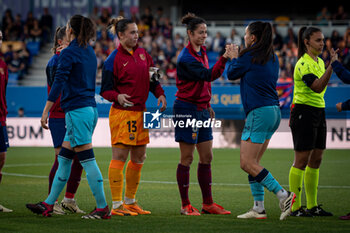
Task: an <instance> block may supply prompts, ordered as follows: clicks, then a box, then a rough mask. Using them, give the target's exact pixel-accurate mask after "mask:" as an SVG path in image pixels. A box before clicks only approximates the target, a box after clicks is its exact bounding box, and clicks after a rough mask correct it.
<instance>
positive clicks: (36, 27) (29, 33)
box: [0, 6, 350, 84]
mask: <svg viewBox="0 0 350 233" xmlns="http://www.w3.org/2000/svg"><path fill="white" fill-rule="evenodd" d="M118 14H119V15H124V12H123V11H120V12H119V13H118ZM89 17H90V18H91V19H93V20H94V21H95V23H96V25H97V40H96V41H95V42H94V49H95V53H96V57H97V60H98V74H97V82H98V83H100V82H101V71H102V66H103V62H104V60H105V59H106V58H107V56H108V55H109V54H110V53H111V52H112V51H113V50H114V49H115V48H117V46H118V45H119V41H118V39H117V38H116V37H114V36H113V35H112V34H111V33H110V32H109V31H108V23H109V21H110V19H111V17H112V14H111V9H110V8H101V9H100V8H98V7H95V8H94V10H93V12H92V13H91V14H90V15H89ZM131 18H132V19H133V20H134V21H135V22H136V23H137V25H138V29H139V36H140V39H139V46H141V47H144V48H145V49H146V50H147V51H148V53H149V54H151V56H152V58H153V59H154V63H155V64H156V66H158V67H159V68H160V69H161V70H162V72H163V74H164V76H163V79H162V82H163V84H174V83H175V76H176V60H177V56H178V54H179V53H180V51H181V50H182V48H183V47H184V46H186V45H187V39H186V38H184V37H183V36H182V35H180V34H179V33H176V34H175V35H174V33H173V25H172V23H171V21H170V19H169V17H167V16H165V14H164V10H163V8H162V7H158V8H157V9H156V12H155V13H153V12H152V9H151V7H147V8H145V10H144V11H143V12H141V13H140V14H132V17H131ZM332 19H335V20H346V19H348V15H347V14H346V12H345V10H344V7H343V6H339V7H338V10H337V12H335V13H334V14H331V13H330V12H329V11H328V8H327V7H324V8H322V10H320V12H319V13H318V14H317V15H316V16H315V20H317V21H319V25H326V24H327V23H328V21H329V20H332ZM52 27H53V17H52V16H51V15H50V13H49V10H48V9H47V8H45V9H44V12H43V14H42V16H41V17H40V18H36V17H35V16H33V14H32V13H31V12H29V13H28V15H27V17H26V19H25V20H23V17H22V16H21V15H19V14H17V15H16V16H13V15H12V12H11V10H7V11H6V12H5V13H4V15H3V18H2V31H3V35H4V41H21V42H22V47H21V48H20V49H17V50H13V49H12V48H11V47H9V48H8V52H6V53H5V54H0V55H1V56H2V57H3V58H4V59H5V61H6V62H7V64H8V65H9V70H10V72H18V71H20V72H23V73H25V72H26V70H27V69H28V65H29V62H30V53H29V51H28V50H27V49H26V44H27V43H29V42H32V41H36V42H39V43H40V44H44V43H46V42H49V41H50V40H51V38H52V33H53V28H52ZM274 29H275V30H274V47H275V52H276V54H277V55H278V58H279V62H280V80H279V81H280V82H281V83H291V82H292V77H293V70H294V66H295V64H296V62H297V35H296V33H295V31H293V29H292V28H289V29H288V33H287V35H286V36H285V37H283V36H281V35H280V34H279V32H278V30H276V25H274ZM243 36H244V35H239V34H237V31H236V30H235V29H234V28H233V29H232V32H231V35H230V36H229V37H225V36H223V35H222V34H221V33H220V32H217V33H216V34H215V35H213V34H211V32H210V31H209V32H208V38H207V40H206V46H207V51H208V53H209V54H210V55H211V56H218V55H219V54H220V53H222V51H223V50H224V47H225V45H226V44H227V43H234V44H237V45H238V46H240V47H241V48H243V47H244V40H243ZM330 48H339V59H340V61H341V62H342V63H343V64H344V65H345V66H346V67H348V68H349V69H350V28H348V30H346V33H345V34H343V35H341V34H340V33H339V32H338V31H337V30H334V31H333V32H332V35H331V36H330V37H327V38H325V50H324V52H323V54H322V58H323V59H324V60H325V63H326V65H328V62H329V59H330V55H329V52H328V49H330ZM227 82H228V81H227V79H226V78H225V73H224V74H223V77H221V78H220V79H218V80H217V81H216V83H217V84H225V83H227Z"/></svg>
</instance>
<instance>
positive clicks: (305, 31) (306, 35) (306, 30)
mask: <svg viewBox="0 0 350 233" xmlns="http://www.w3.org/2000/svg"><path fill="white" fill-rule="evenodd" d="M315 32H321V29H319V28H317V27H301V28H300V29H299V33H298V59H299V58H301V57H302V56H303V55H304V54H305V53H306V52H307V48H306V46H305V43H304V40H305V39H306V40H310V37H311V36H312V34H314V33H315Z"/></svg>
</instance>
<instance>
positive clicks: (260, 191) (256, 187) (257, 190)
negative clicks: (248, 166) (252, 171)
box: [248, 175, 265, 201]
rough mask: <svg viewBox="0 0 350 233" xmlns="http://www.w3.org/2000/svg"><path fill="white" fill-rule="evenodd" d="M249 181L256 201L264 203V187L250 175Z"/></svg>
mask: <svg viewBox="0 0 350 233" xmlns="http://www.w3.org/2000/svg"><path fill="white" fill-rule="evenodd" d="M248 180H249V185H250V190H251V191H252V195H253V197H254V201H264V194H265V192H264V186H262V185H261V184H260V183H259V182H256V180H255V179H254V177H253V176H251V175H248Z"/></svg>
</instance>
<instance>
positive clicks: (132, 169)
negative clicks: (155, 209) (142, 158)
mask: <svg viewBox="0 0 350 233" xmlns="http://www.w3.org/2000/svg"><path fill="white" fill-rule="evenodd" d="M142 166H143V163H134V162H133V161H131V160H129V162H128V164H127V166H126V171H125V195H124V196H125V197H127V198H129V199H135V196H136V192H137V188H138V187H139V183H140V179H141V169H142Z"/></svg>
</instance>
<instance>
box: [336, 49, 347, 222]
mask: <svg viewBox="0 0 350 233" xmlns="http://www.w3.org/2000/svg"><path fill="white" fill-rule="evenodd" d="M332 52H333V51H331V54H332ZM332 67H333V70H334V72H335V73H336V74H337V76H338V77H339V78H340V79H341V80H342V81H343V82H344V83H347V84H350V71H349V70H347V69H346V68H345V67H344V66H342V64H341V63H340V62H339V61H335V62H333V63H332ZM336 108H337V110H338V112H341V111H349V110H350V99H348V100H347V101H345V102H339V103H337V104H336ZM339 218H340V219H341V220H350V213H348V214H347V215H344V216H341V217H339Z"/></svg>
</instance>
